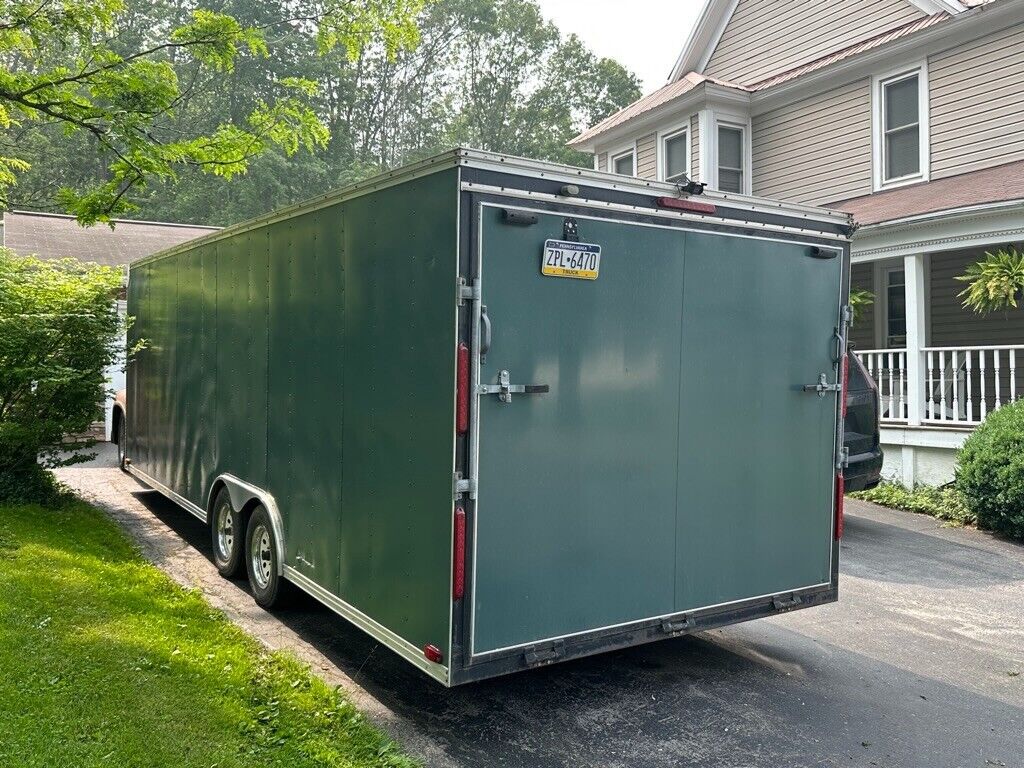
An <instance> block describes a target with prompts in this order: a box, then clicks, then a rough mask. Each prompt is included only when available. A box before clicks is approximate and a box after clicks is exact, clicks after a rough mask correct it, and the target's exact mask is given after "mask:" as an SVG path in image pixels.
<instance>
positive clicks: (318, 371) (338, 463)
mask: <svg viewBox="0 0 1024 768" xmlns="http://www.w3.org/2000/svg"><path fill="white" fill-rule="evenodd" d="M457 179H458V172H457V171H456V170H455V169H449V170H446V171H443V172H439V173H434V174H430V175H427V176H424V177H422V178H420V179H416V180H413V181H411V182H408V183H405V184H402V185H400V186H395V187H390V188H386V189H383V190H379V191H376V192H373V193H371V194H368V195H365V196H362V197H357V198H355V199H351V200H346V201H342V202H339V203H335V204H333V205H329V206H326V207H323V208H319V209H316V210H312V211H307V212H305V213H301V214H298V215H292V216H287V217H279V218H274V219H271V220H270V221H268V222H266V223H263V224H256V225H254V226H252V227H249V228H247V229H246V230H244V231H241V232H237V233H234V234H229V235H225V236H221V237H217V236H215V237H213V238H210V239H208V240H204V241H201V242H200V243H197V244H196V245H194V246H191V247H186V248H181V249H177V250H175V251H173V252H171V253H170V254H168V255H166V256H162V257H160V258H157V259H154V260H151V261H148V262H145V263H143V264H140V265H138V266H136V267H133V269H132V279H131V284H130V302H131V304H132V305H133V308H134V309H135V314H137V315H138V316H139V322H137V323H136V324H135V326H134V327H133V329H132V332H131V338H132V340H133V341H135V340H138V339H144V340H145V343H146V346H145V349H144V350H143V351H141V352H140V353H139V354H138V355H137V357H136V359H135V361H134V362H133V363H132V365H131V370H130V374H129V380H130V381H129V387H130V398H131V401H132V404H133V407H132V408H131V409H130V413H129V441H130V442H129V446H130V453H131V456H132V466H133V468H134V469H136V470H138V471H140V472H142V473H144V474H145V475H147V476H148V477H150V478H151V479H153V480H155V481H157V482H158V483H160V484H162V485H165V486H166V487H167V488H169V489H170V490H171V491H173V492H174V493H175V494H178V495H179V496H181V497H183V498H184V499H186V500H187V501H189V502H191V503H192V504H194V505H195V506H197V507H199V508H201V509H206V508H207V507H208V504H209V501H210V495H211V492H212V490H213V484H214V481H215V480H216V478H217V477H219V476H220V475H222V474H225V473H227V474H230V475H233V476H235V477H237V478H239V479H240V480H243V481H245V482H247V483H250V484H252V485H255V486H257V487H259V488H262V489H265V490H266V491H268V492H269V493H270V494H271V495H272V496H273V497H274V499H275V501H276V502H277V505H278V507H279V509H280V511H281V516H282V519H283V524H284V529H285V547H286V552H285V564H286V565H287V566H288V567H290V568H293V569H295V570H296V571H297V572H299V573H300V574H301V575H302V576H304V577H306V578H308V579H310V580H311V581H313V582H315V583H316V584H318V585H319V586H321V587H323V588H324V589H326V590H327V591H328V592H330V593H331V594H334V595H338V596H339V598H340V599H341V600H342V601H344V602H345V603H347V604H348V605H350V606H351V607H353V608H355V609H356V610H358V611H360V612H362V613H364V614H366V615H367V616H371V617H373V619H374V620H375V621H376V622H378V623H380V624H382V625H383V626H385V627H386V628H387V629H389V630H391V631H392V632H394V633H395V634H397V635H398V636H400V637H401V638H403V639H404V640H406V641H407V642H408V643H410V644H412V645H413V646H415V647H416V648H422V647H423V646H424V645H426V644H428V643H430V644H434V645H436V646H438V647H439V648H441V649H442V650H443V651H444V653H445V656H446V657H447V655H448V650H449V649H448V646H449V641H448V638H449V635H450V628H449V621H450V619H449V616H450V606H451V525H452V472H453V461H454V436H453V423H454V398H455V382H454V376H455V345H456V340H455V325H456V306H455V302H454V295H455V286H456V279H457V205H456V200H457V197H458V181H457ZM398 211H401V212H402V213H401V219H402V220H403V221H404V222H405V224H404V226H403V227H395V226H394V221H395V217H396V212H398Z"/></svg>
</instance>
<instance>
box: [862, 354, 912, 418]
mask: <svg viewBox="0 0 1024 768" xmlns="http://www.w3.org/2000/svg"><path fill="white" fill-rule="evenodd" d="M854 354H855V355H857V357H859V358H860V361H861V362H862V363H864V367H865V368H867V369H868V375H869V376H871V378H872V379H874V380H875V385H876V386H877V387H878V398H879V411H880V416H881V420H882V421H883V422H901V421H906V420H907V383H908V382H907V350H905V349H865V350H863V351H861V350H856V351H855V352H854Z"/></svg>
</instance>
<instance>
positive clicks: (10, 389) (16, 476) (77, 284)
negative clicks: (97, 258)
mask: <svg viewBox="0 0 1024 768" xmlns="http://www.w3.org/2000/svg"><path fill="white" fill-rule="evenodd" d="M120 287H121V271H120V270H119V269H117V268H115V267H99V266H96V265H89V264H83V263H81V262H78V261H74V260H71V259H68V260H63V261H42V260H40V259H36V258H32V257H20V256H15V255H14V254H12V253H11V252H10V251H7V250H5V249H0V500H9V501H37V502H40V503H52V502H53V500H54V499H55V498H56V497H57V496H59V495H60V489H58V488H57V487H56V485H55V483H54V481H53V479H52V476H51V475H50V474H49V473H48V472H46V471H45V470H46V467H53V466H61V465H66V464H70V463H75V462H76V461H81V460H82V459H83V458H87V457H86V456H83V455H82V454H78V453H74V451H75V450H77V449H80V448H87V447H89V446H90V445H91V444H92V442H94V441H81V442H77V443H76V442H69V441H67V439H66V436H67V435H73V434H81V433H83V432H85V431H86V430H87V429H88V427H89V425H90V424H91V423H92V422H93V421H94V420H95V419H96V418H97V416H98V415H99V414H100V413H101V412H102V403H103V400H104V397H105V390H104V386H105V381H106V377H105V372H106V368H107V367H108V366H109V365H111V364H113V363H115V362H118V361H119V360H121V359H123V356H124V349H123V345H122V343H121V334H122V332H123V329H124V323H123V322H122V321H121V320H120V319H119V318H118V314H117V308H116V305H115V304H114V299H115V298H116V297H117V292H118V291H119V290H120ZM69 449H70V450H71V451H72V453H71V454H68V453H66V451H67V450H69Z"/></svg>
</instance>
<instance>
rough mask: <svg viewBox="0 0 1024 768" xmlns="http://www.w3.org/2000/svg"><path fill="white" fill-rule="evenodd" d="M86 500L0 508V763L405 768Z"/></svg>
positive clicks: (356, 719)
mask: <svg viewBox="0 0 1024 768" xmlns="http://www.w3.org/2000/svg"><path fill="white" fill-rule="evenodd" d="M414 764H415V763H414V762H413V761H412V760H411V759H409V758H408V757H405V756H404V755H403V754H402V752H401V750H400V749H399V748H398V747H397V746H396V745H395V744H394V743H393V742H391V741H389V740H388V739H387V737H386V736H384V735H383V734H381V733H380V732H379V731H378V730H376V729H375V728H373V727H372V726H371V725H370V724H369V723H367V722H366V720H365V719H364V718H363V717H362V716H361V715H360V713H359V712H358V711H357V710H356V709H355V707H354V706H353V705H352V704H350V703H349V702H348V701H347V700H346V699H345V697H344V696H343V695H342V694H341V693H339V692H338V691H336V690H334V689H332V688H330V687H328V686H327V685H325V684H324V683H323V682H322V681H320V680H319V679H318V678H316V677H314V676H312V675H311V674H310V673H309V672H308V671H307V670H306V668H305V667H303V666H302V665H301V664H299V663H298V662H297V661H295V660H293V659H291V658H288V657H286V656H283V655H281V654H276V653H269V652H267V651H266V650H264V649H263V648H262V647H261V646H259V645H258V644H257V643H256V641H255V640H253V639H252V638H250V637H249V636H247V635H246V634H245V633H244V632H242V631H241V630H240V629H238V628H237V627H235V626H234V625H233V624H231V623H230V622H229V621H228V620H227V619H226V618H225V617H224V616H223V615H222V614H221V613H219V612H218V611H215V610H214V609H212V608H211V607H210V606H209V605H208V604H207V603H206V601H205V600H204V599H203V598H202V597H201V596H200V595H199V594H198V593H196V592H192V591H188V590H184V589H182V588H180V587H179V586H178V585H177V584H175V583H174V582H172V581H171V580H170V579H169V578H168V577H167V576H165V575H164V574H163V573H161V572H160V571H159V570H158V569H157V568H155V567H153V566H152V565H150V564H148V563H146V562H145V561H144V560H143V559H142V558H141V557H140V556H139V555H138V553H137V552H136V550H135V549H134V547H133V546H132V545H131V543H130V542H129V541H128V540H127V539H126V537H125V536H124V534H123V533H122V532H121V531H120V529H119V528H117V526H115V525H114V524H113V523H112V522H111V521H109V520H108V519H107V518H106V517H104V516H103V515H102V514H101V513H100V512H98V511H97V510H95V509H93V508H92V507H90V506H87V505H85V504H83V503H72V504H70V505H69V506H68V507H67V508H66V509H63V510H61V511H55V510H51V509H44V508H41V507H31V506H19V507H0V766H4V767H5V768H6V767H8V766H46V768H57V767H58V766H59V767H63V766H75V768H82V767H84V766H132V767H133V768H135V766H175V767H177V766H202V767H203V768H211V767H212V766H219V767H220V768H227V766H246V768H250V767H251V766H289V767H292V766H294V767H296V768H298V767H299V766H412V765H414Z"/></svg>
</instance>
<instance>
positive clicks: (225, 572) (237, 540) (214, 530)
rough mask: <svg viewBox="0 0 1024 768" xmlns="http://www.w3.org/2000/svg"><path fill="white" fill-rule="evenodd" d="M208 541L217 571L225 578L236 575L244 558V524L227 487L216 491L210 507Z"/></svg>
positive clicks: (231, 577) (239, 571)
mask: <svg viewBox="0 0 1024 768" xmlns="http://www.w3.org/2000/svg"><path fill="white" fill-rule="evenodd" d="M210 541H211V543H212V544H213V564H214V565H216V566H217V571H218V573H220V575H221V576H223V577H224V578H225V579H233V578H234V577H235V576H238V575H239V574H240V573H241V572H242V562H243V560H244V559H245V525H244V524H243V521H242V513H241V512H238V511H237V510H236V509H235V508H234V507H232V506H231V496H230V495H229V494H228V491H227V488H221V489H220V491H218V492H217V497H216V498H215V499H214V500H213V507H212V508H211V509H210Z"/></svg>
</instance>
